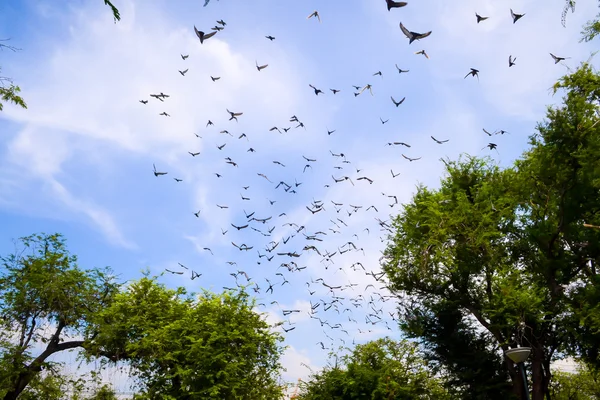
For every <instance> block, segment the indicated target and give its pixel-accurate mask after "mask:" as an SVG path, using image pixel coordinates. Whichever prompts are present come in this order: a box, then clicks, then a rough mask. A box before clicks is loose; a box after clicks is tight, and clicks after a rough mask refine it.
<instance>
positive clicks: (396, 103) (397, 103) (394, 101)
mask: <svg viewBox="0 0 600 400" xmlns="http://www.w3.org/2000/svg"><path fill="white" fill-rule="evenodd" d="M390 98H391V99H392V102H393V103H394V105H395V106H396V107H398V106H399V105H400V104H402V103H404V100H406V97H403V98H402V100H400V101H396V100H394V98H393V97H392V96H390Z"/></svg>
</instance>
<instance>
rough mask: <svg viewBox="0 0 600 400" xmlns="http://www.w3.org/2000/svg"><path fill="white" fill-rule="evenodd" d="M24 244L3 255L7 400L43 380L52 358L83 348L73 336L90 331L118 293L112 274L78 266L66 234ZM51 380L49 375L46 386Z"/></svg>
mask: <svg viewBox="0 0 600 400" xmlns="http://www.w3.org/2000/svg"><path fill="white" fill-rule="evenodd" d="M20 240H21V244H22V245H23V248H22V249H21V250H17V251H15V253H14V254H12V255H9V256H7V257H0V262H1V263H2V269H1V270H0V315H2V319H1V320H0V396H3V398H4V399H5V400H9V399H16V398H17V396H18V395H19V394H20V393H21V392H23V390H24V389H25V388H26V387H27V386H28V385H29V384H32V383H33V384H35V383H39V382H41V381H40V379H42V378H39V377H38V376H39V373H40V372H41V371H51V370H52V369H53V367H55V366H56V365H55V364H53V363H50V362H48V358H49V357H50V356H51V355H53V354H55V353H58V352H61V351H65V350H69V349H75V348H78V347H81V346H82V345H83V341H82V340H73V339H71V338H72V337H73V336H75V335H78V336H79V335H81V334H82V333H83V332H84V330H85V328H86V327H87V326H88V325H89V323H90V320H91V317H92V316H93V315H94V314H95V313H97V312H98V311H99V310H101V309H102V308H104V307H105V306H106V304H107V303H108V302H109V301H110V298H111V296H112V295H113V294H114V292H115V291H116V285H115V284H114V283H113V282H112V278H111V277H110V276H109V275H108V274H107V271H105V270H99V269H93V270H87V271H86V270H82V269H80V268H79V267H78V266H77V258H76V257H75V256H72V255H70V254H69V252H68V251H67V249H66V248H65V242H64V239H63V238H62V236H61V235H59V234H53V235H45V234H39V235H32V236H28V237H24V238H21V239H20ZM40 348H41V350H36V349H40ZM51 379H54V378H52V375H47V376H46V377H45V378H44V382H46V383H49V382H50V381H49V380H51ZM47 387H50V386H47Z"/></svg>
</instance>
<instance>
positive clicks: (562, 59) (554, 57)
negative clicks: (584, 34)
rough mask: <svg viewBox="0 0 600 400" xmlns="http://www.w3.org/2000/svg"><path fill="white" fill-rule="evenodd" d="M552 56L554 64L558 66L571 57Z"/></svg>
mask: <svg viewBox="0 0 600 400" xmlns="http://www.w3.org/2000/svg"><path fill="white" fill-rule="evenodd" d="M550 55H551V56H552V58H553V59H554V64H558V63H559V62H561V61H564V60H567V59H569V58H571V57H557V56H555V55H554V54H552V53H550Z"/></svg>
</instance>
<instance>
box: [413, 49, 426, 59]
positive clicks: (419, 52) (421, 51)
mask: <svg viewBox="0 0 600 400" xmlns="http://www.w3.org/2000/svg"><path fill="white" fill-rule="evenodd" d="M415 54H423V55H424V56H425V58H427V59H428V60H429V56H428V55H427V53H425V50H419V51H417V52H415Z"/></svg>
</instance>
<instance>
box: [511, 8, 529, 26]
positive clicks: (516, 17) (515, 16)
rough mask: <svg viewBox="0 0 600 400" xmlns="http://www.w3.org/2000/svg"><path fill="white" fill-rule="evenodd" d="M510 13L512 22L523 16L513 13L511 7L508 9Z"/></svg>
mask: <svg viewBox="0 0 600 400" xmlns="http://www.w3.org/2000/svg"><path fill="white" fill-rule="evenodd" d="M510 15H511V17H512V19H513V24H514V23H515V22H517V21H518V20H520V19H521V18H523V16H524V15H525V14H515V13H514V12H513V10H512V8H511V9H510Z"/></svg>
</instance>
